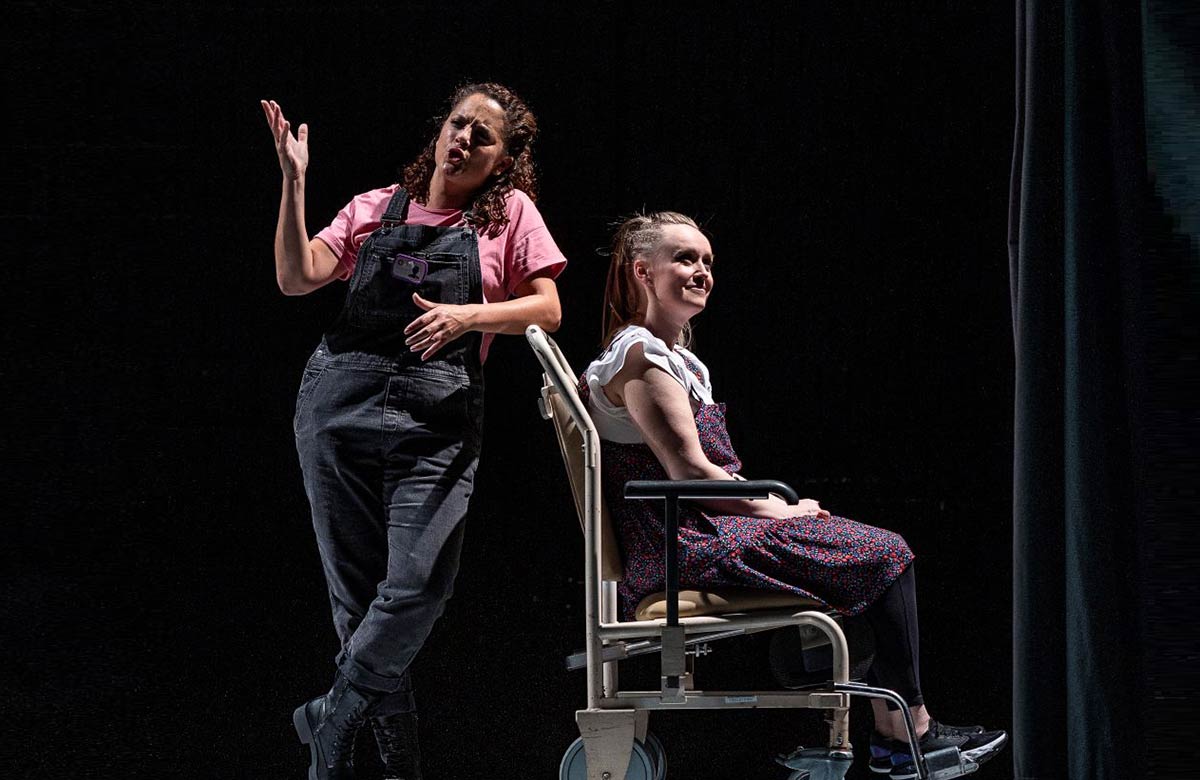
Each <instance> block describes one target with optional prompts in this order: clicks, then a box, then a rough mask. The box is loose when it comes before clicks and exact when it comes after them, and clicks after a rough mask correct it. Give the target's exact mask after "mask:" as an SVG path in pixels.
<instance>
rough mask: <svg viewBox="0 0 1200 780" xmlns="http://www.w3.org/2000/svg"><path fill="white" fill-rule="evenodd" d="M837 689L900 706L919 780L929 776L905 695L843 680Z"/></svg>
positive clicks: (835, 686) (836, 684)
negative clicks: (885, 700)
mask: <svg viewBox="0 0 1200 780" xmlns="http://www.w3.org/2000/svg"><path fill="white" fill-rule="evenodd" d="M833 689H834V690H835V691H842V692H845V693H848V694H850V695H851V696H862V697H864V698H867V699H887V700H888V701H890V702H892V703H893V704H895V705H896V706H898V707H899V708H900V712H901V713H902V714H903V716H904V730H905V731H906V732H908V744H909V747H911V748H912V756H913V764H914V766H916V769H917V778H918V780H925V778H927V777H928V776H929V770H928V768H927V767H926V766H925V756H924V755H922V753H921V747H920V746H919V745H918V744H917V726H916V724H915V723H913V719H912V712H910V711H909V709H908V702H906V701H904V697H903V696H901V695H900V694H898V693H896V692H895V691H892V690H889V689H887V688H875V687H873V686H870V685H863V684H862V683H852V682H841V683H834V685H833Z"/></svg>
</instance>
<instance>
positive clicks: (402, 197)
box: [380, 187, 408, 227]
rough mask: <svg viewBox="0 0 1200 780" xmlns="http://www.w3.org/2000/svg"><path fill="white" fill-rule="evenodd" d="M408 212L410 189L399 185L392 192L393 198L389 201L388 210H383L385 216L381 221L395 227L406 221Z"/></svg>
mask: <svg viewBox="0 0 1200 780" xmlns="http://www.w3.org/2000/svg"><path fill="white" fill-rule="evenodd" d="M407 212H408V191H407V190H405V189H404V188H403V187H398V188H397V189H396V192H395V193H393V194H392V199H391V200H389V201H388V205H387V210H386V211H384V212H383V218H382V219H381V220H380V221H381V222H382V224H383V226H384V227H395V226H396V225H399V224H401V223H403V222H404V218H405V216H406V215H407Z"/></svg>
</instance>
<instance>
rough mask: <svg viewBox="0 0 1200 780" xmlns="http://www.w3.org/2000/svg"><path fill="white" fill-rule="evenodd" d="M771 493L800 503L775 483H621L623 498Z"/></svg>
mask: <svg viewBox="0 0 1200 780" xmlns="http://www.w3.org/2000/svg"><path fill="white" fill-rule="evenodd" d="M771 493H775V494H776V495H778V496H780V497H781V498H783V499H784V500H785V501H787V502H788V503H789V504H795V503H797V502H799V501H800V496H799V494H797V493H796V491H795V490H793V489H792V487H791V485H788V484H787V483H784V482H780V481H779V480H777V479H675V480H672V479H662V480H643V479H637V480H630V481H629V482H626V483H625V498H664V499H667V500H671V499H680V498H767V497H768V496H769V495H770V494H771Z"/></svg>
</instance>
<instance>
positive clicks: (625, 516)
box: [579, 361, 913, 620]
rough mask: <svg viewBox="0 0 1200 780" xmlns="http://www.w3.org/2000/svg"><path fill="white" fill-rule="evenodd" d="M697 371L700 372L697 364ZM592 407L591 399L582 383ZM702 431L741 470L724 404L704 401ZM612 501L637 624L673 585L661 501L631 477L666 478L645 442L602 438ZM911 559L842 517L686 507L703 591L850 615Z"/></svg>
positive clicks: (685, 567)
mask: <svg viewBox="0 0 1200 780" xmlns="http://www.w3.org/2000/svg"><path fill="white" fill-rule="evenodd" d="M688 367H689V369H691V370H692V371H693V372H696V371H698V369H696V368H695V367H694V366H692V365H690V361H689V366H688ZM579 389H580V395H581V397H582V398H583V400H584V403H587V402H588V395H590V393H589V390H588V387H587V383H586V381H581V382H580V388H579ZM696 429H697V431H698V432H699V434H700V444H701V446H702V447H703V449H704V454H705V455H706V456H707V457H708V459H709V460H710V461H712V462H713V463H714V464H716V465H717V466H720V467H721V468H723V469H724V470H725V471H727V472H729V473H731V474H732V473H735V472H737V471H739V470H740V469H741V467H742V464H741V461H740V460H739V459H738V456H737V453H735V452H734V450H733V445H732V443H731V442H730V440H729V432H728V431H727V430H726V428H725V405H724V404H701V405H700V407H699V408H698V409H697V410H696ZM600 463H601V474H602V479H603V484H604V500H605V502H607V505H608V509H609V512H610V514H611V515H612V518H613V521H614V522H615V523H616V532H617V537H618V539H619V542H620V545H621V548H622V554H623V556H624V561H625V579H624V580H623V581H622V582H621V583H620V586H619V591H620V594H621V604H622V613H623V615H624V619H625V620H633V619H634V612H635V611H636V609H637V605H638V603H639V602H640V601H641V600H642V599H643V598H644V597H646V596H647V595H649V594H651V593H655V592H658V591H662V590H666V564H665V561H664V558H663V555H664V553H663V550H664V539H663V515H662V513H663V504H662V502H661V501H643V500H638V501H630V500H627V499H625V497H624V495H623V491H624V486H625V483H626V482H627V481H629V480H631V479H655V480H660V479H668V477H667V473H666V470H665V469H663V467H662V465H661V464H660V463H659V462H658V459H657V458H656V457H655V456H654V453H653V452H652V451H651V450H650V448H649V447H648V446H647V445H645V444H621V443H617V442H611V441H601V456H600ZM912 560H913V554H912V551H910V550H909V548H908V545H907V544H906V543H905V541H904V539H903V538H902V537H901V536H900V535H899V534H896V533H893V532H891V531H885V530H883V529H882V528H875V527H873V526H869V525H864V524H863V523H857V522H855V521H853V520H848V519H846V518H843V517H836V516H834V517H831V518H830V519H828V520H822V519H819V518H816V517H793V518H788V519H784V520H768V519H763V518H758V517H744V516H739V515H714V514H709V513H708V512H707V511H704V510H703V509H701V508H700V507H699V506H697V505H696V504H694V503H691V502H687V501H685V502H683V503H682V505H681V506H680V512H679V584H680V587H681V588H696V589H700V590H705V589H712V588H717V587H721V586H726V587H728V586H738V587H749V588H757V589H761V590H772V591H784V592H787V593H794V594H796V595H798V596H805V597H808V598H812V599H816V600H817V601H820V602H822V603H823V604H826V605H827V606H829V607H831V608H833V609H836V610H837V611H838V612H841V613H842V614H845V615H855V614H858V613H859V612H862V611H863V610H864V609H866V608H867V607H868V606H870V605H871V603H872V602H874V601H875V600H876V599H877V598H879V596H880V595H882V593H883V592H884V591H885V590H886V589H887V587H888V586H889V585H891V583H892V582H893V581H894V580H895V579H896V578H897V577H899V576H900V574H901V573H902V572H903V571H904V569H905V568H906V567H907V566H908V565H909V563H911V562H912Z"/></svg>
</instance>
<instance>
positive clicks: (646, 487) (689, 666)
mask: <svg viewBox="0 0 1200 780" xmlns="http://www.w3.org/2000/svg"><path fill="white" fill-rule="evenodd" d="M525 336H526V339H527V340H528V341H529V344H530V346H531V347H532V348H533V351H534V354H535V355H536V356H537V359H538V361H539V362H540V363H541V365H542V368H543V370H544V372H545V373H544V376H543V379H544V382H543V387H542V393H541V398H540V399H539V406H540V407H541V413H542V417H543V418H545V419H548V420H553V419H554V418H555V417H556V416H557V415H563V414H565V415H567V416H569V418H570V420H571V421H573V422H574V424H575V425H576V426H577V428H578V430H579V432H580V433H581V435H582V449H583V471H584V474H583V483H584V484H583V487H584V489H583V501H582V506H580V505H578V496H576V501H577V509H578V510H579V514H580V520H581V523H582V526H583V533H584V637H585V649H584V650H583V651H582V653H576V654H574V655H572V656H570V657H568V658H567V666H568V668H580V667H584V668H586V670H587V707H586V709H581V710H577V711H576V713H575V720H576V723H577V724H578V726H579V733H580V738H581V740H582V744H583V751H584V754H585V757H586V767H587V780H614V778H625V777H626V772H627V771H629V768H630V760H631V757H632V756H633V755H634V753H635V752H637V751H640V752H641V753H643V754H645V753H646V749H645V748H644V747H642V746H643V745H645V744H647V739H648V737H647V734H648V731H647V727H648V720H649V714H650V712H654V711H675V710H706V709H756V708H803V709H822V710H827V711H828V713H829V717H828V719H827V720H828V722H829V724H830V730H829V739H828V741H827V745H826V747H824V748H812V749H807V750H805V749H800V750H797V751H796V752H795V753H793V754H792V755H791V756H790V757H789V759H790V760H789V761H788V762H787V763H785V766H787V767H789V768H791V769H793V770H794V771H793V772H792V774H791V775H790V776H789V777H790V780H840V779H841V778H842V777H844V776H845V774H846V771H847V769H848V768H849V766H850V761H851V759H852V757H853V754H852V753H851V744H850V736H849V707H850V696H852V695H854V696H863V697H866V698H878V699H887V700H890V701H892V702H893V703H895V704H896V705H898V706H899V707H900V709H901V711H902V712H903V713H904V718H905V727H906V729H907V730H908V734H909V738H910V742H911V743H912V744H913V745H914V748H915V746H916V739H915V734H916V729H915V727H914V724H913V722H912V718H911V715H910V713H909V710H908V706H907V704H906V703H905V702H904V699H903V698H901V697H900V696H899V695H898V694H897V693H895V692H894V691H890V690H887V689H883V688H875V687H872V686H868V685H863V684H860V683H855V682H851V681H850V680H849V677H848V673H849V658H850V655H849V650H848V648H847V645H846V637H845V635H844V634H843V633H842V629H841V627H840V626H839V625H838V624H837V622H836V621H835V620H834V619H833V618H832V617H830V616H829V614H826V613H825V612H823V611H818V610H814V609H800V610H796V609H794V608H783V609H779V608H774V609H755V610H753V611H749V610H747V611H739V610H737V609H736V605H732V606H733V608H731V609H729V610H728V611H726V612H724V613H722V614H717V615H702V616H694V617H680V616H679V603H678V596H679V574H678V567H677V565H676V556H677V552H678V502H679V501H680V500H683V499H695V498H713V497H721V498H745V499H757V498H766V497H767V496H768V495H769V494H770V493H776V494H778V495H781V496H783V497H785V498H786V499H787V500H788V503H793V504H794V503H796V502H797V501H798V500H799V499H798V497H797V495H796V492H795V491H794V490H793V489H792V488H791V487H789V486H788V485H786V484H784V483H782V482H777V481H774V480H752V481H742V480H736V481H733V480H688V481H634V482H629V483H627V484H626V486H625V496H626V497H627V498H630V499H641V500H656V499H657V500H663V501H664V502H665V509H666V528H665V535H666V539H667V544H666V549H665V550H664V555H665V557H666V564H667V590H666V608H667V615H666V618H665V619H655V620H636V621H625V622H622V621H620V620H618V618H617V588H616V580H613V579H604V578H603V577H602V571H601V555H602V552H603V548H602V545H603V541H602V539H603V535H602V528H601V517H602V510H601V506H602V494H601V490H600V437H599V435H598V434H597V432H596V427H595V424H594V423H593V422H592V419H591V416H590V415H589V414H588V412H587V409H586V408H585V407H584V404H583V402H582V400H581V399H580V397H579V394H578V392H577V391H576V389H575V382H576V379H575V378H574V377H573V375H572V371H571V367H570V364H569V363H568V362H567V360H566V358H565V357H564V356H563V354H562V352H561V351H560V350H559V348H558V345H557V344H555V343H554V341H553V340H552V339H551V338H550V337H549V336H547V335H546V334H545V332H543V331H542V329H541V328H539V327H538V326H536V325H530V326H529V327H528V328H527V329H526V331H525ZM565 424H566V421H565V420H561V421H560V422H556V424H555V425H556V435H557V436H558V437H559V441H560V445H561V446H562V447H563V455H564V457H566V456H567V452H566V441H565V439H564V438H563V437H564V431H563V428H562V426H563V425H565ZM566 465H567V469H568V471H570V469H571V464H570V462H569V461H568V462H567V464H566ZM573 491H574V488H573ZM785 626H797V627H798V626H812V627H813V628H815V629H817V630H818V631H820V632H821V633H823V634H824V635H825V637H826V638H827V639H828V640H829V643H830V644H831V646H832V652H833V668H832V679H831V680H830V681H829V682H828V683H827V684H823V685H821V686H819V687H815V688H812V687H810V688H809V689H807V690H804V691H787V690H783V691H703V690H697V689H695V688H694V680H693V672H694V668H695V667H694V664H695V658H696V656H697V655H698V654H703V653H705V652H707V648H706V645H707V643H708V642H712V641H716V640H719V639H725V638H728V637H732V636H739V635H744V634H753V633H757V632H760V631H768V630H772V629H776V628H781V627H785ZM653 652H657V653H659V654H660V656H661V680H662V686H661V688H660V689H659V690H656V691H655V690H646V691H622V690H620V689H619V686H618V680H619V675H618V666H617V665H618V663H619V662H620V661H621V660H623V659H625V658H629V657H633V656H636V655H642V654H646V653H653ZM653 742H656V740H653ZM660 749H661V748H656V750H660ZM950 750H953V752H954V756H953V757H950V756H949V755H941V754H943V753H945V751H936V753H931V754H929V756H928V757H927V756H923V755H921V753H920V750H919V749H914V751H913V752H914V756H913V758H914V763H915V766H916V770H917V777H918V778H919V780H939V778H942V777H954V776H959V775H962V774H967V773H969V772H971V771H974V769H976V768H977V765H974V764H973V763H972V762H966V763H967V764H970V766H967V765H965V764H962V763H960V762H961V761H962V759H961V758H960V757H958V751H957V749H954V748H951V749H950ZM577 752H578V751H577V750H576V753H577ZM571 755H572V751H571V749H570V748H568V751H567V757H570V756H571ZM567 757H564V762H563V768H561V769H560V777H561V778H566V772H567V769H566V764H567ZM935 757H936V759H937V760H932V759H935ZM950 758H953V759H954V761H953V762H949V759H950ZM927 759H931V760H930V761H927ZM657 763H658V765H659V767H660V769H659V770H658V771H657V772H655V773H654V776H655V777H659V778H661V776H662V774H663V770H665V756H661V755H660V756H658V757H657ZM949 763H953V764H954V766H950V765H949Z"/></svg>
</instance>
